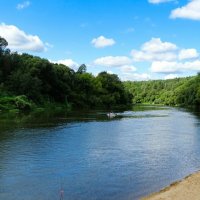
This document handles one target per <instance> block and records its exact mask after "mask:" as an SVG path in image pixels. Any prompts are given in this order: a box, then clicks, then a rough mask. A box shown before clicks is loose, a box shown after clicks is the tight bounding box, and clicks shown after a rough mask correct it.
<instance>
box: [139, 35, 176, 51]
mask: <svg viewBox="0 0 200 200" xmlns="http://www.w3.org/2000/svg"><path fill="white" fill-rule="evenodd" d="M141 49H142V51H145V52H151V53H162V52H167V51H174V50H176V49H177V46H176V45H175V44H173V43H170V42H162V41H161V39H160V38H152V39H151V40H150V41H148V42H146V43H144V44H143V45H142V48H141Z"/></svg>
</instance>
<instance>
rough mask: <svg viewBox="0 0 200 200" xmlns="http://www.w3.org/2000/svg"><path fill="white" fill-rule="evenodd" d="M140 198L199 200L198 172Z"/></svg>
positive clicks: (199, 178)
mask: <svg viewBox="0 0 200 200" xmlns="http://www.w3.org/2000/svg"><path fill="white" fill-rule="evenodd" d="M142 200H200V172H197V173H194V174H192V175H189V176H187V177H185V178H184V179H183V180H181V181H177V182H174V183H172V184H171V185H170V186H168V187H166V188H164V189H162V190H161V191H160V192H156V193H153V194H151V195H149V196H147V197H145V198H142Z"/></svg>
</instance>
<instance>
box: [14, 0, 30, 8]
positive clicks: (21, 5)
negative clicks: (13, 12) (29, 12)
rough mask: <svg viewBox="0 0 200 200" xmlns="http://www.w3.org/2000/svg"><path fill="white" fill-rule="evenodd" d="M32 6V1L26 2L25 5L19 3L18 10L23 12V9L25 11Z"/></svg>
mask: <svg viewBox="0 0 200 200" xmlns="http://www.w3.org/2000/svg"><path fill="white" fill-rule="evenodd" d="M30 4H31V3H30V1H25V2H23V3H19V4H18V5H17V9H18V10H22V9H24V8H27V7H29V6H30Z"/></svg>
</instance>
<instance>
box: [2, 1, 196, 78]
mask: <svg viewBox="0 0 200 200" xmlns="http://www.w3.org/2000/svg"><path fill="white" fill-rule="evenodd" d="M0 5H1V12H0V36H2V37H4V38H6V39H7V41H8V42H9V47H10V49H11V50H13V51H18V52H27V53H30V54H33V55H38V56H40V57H43V58H47V59H49V60H50V61H52V62H58V63H64V64H66V65H68V66H70V67H72V68H74V69H77V67H78V66H79V65H80V64H82V63H85V64H86V65H87V67H88V72H91V73H93V74H95V75H96V74H97V73H99V72H100V71H108V72H110V73H116V74H118V75H119V77H120V78H121V79H122V80H147V79H160V78H161V79H167V78H173V77H183V76H189V75H195V74H196V73H197V72H199V71H200V58H199V52H200V45H199V44H200V43H199V35H200V0H190V1H189V0H179V1H178V0H57V1H56V0H51V1H47V0H30V1H23V0H22V1H20V0H9V1H8V0H0Z"/></svg>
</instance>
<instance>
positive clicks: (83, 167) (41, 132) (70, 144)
mask: <svg viewBox="0 0 200 200" xmlns="http://www.w3.org/2000/svg"><path fill="white" fill-rule="evenodd" d="M117 112H118V117H117V118H114V119H107V117H106V111H87V112H83V111H81V112H80V111H79V112H78V111H77V112H74V113H67V114H66V113H65V114H56V115H38V116H34V117H33V116H25V117H24V116H19V117H14V118H13V117H12V118H11V117H8V116H7V117H5V116H2V117H0V199H2V200H3V199H5V200H36V199H37V200H55V199H59V190H60V189H61V188H63V190H64V199H66V200H79V199H80V200H90V199H91V200H102V199H104V200H107V199H108V200H116V199H117V200H128V199H138V198H139V197H142V196H145V195H147V194H149V193H151V192H154V191H157V190H160V189H161V188H162V187H164V186H166V185H168V184H170V183H171V182H173V181H175V180H178V179H181V178H183V177H184V176H186V175H188V174H190V173H192V172H194V171H196V170H199V169H200V117H199V112H198V111H193V112H192V111H188V110H185V109H177V108H169V107H149V106H148V107H139V108H138V107H137V108H134V109H133V110H130V111H117Z"/></svg>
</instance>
